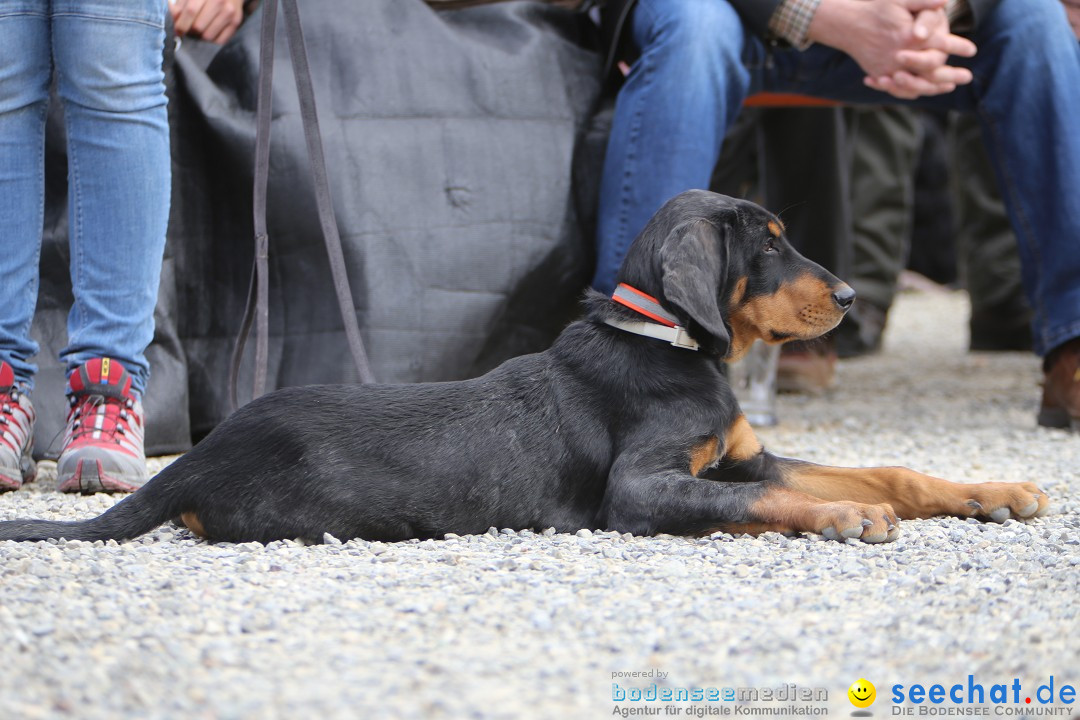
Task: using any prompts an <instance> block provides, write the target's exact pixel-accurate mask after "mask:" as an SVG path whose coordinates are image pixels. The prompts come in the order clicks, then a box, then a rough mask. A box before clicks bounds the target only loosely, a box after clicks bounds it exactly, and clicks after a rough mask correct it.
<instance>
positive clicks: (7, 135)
mask: <svg viewBox="0 0 1080 720" xmlns="http://www.w3.org/2000/svg"><path fill="white" fill-rule="evenodd" d="M166 11H167V4H166V0H4V2H3V3H2V4H0V360H4V361H7V362H8V363H10V364H11V365H12V367H13V368H14V370H15V375H16V378H17V382H19V383H20V384H21V385H23V386H24V387H26V388H27V389H29V388H31V387H32V385H33V375H34V372H35V370H36V367H35V366H34V365H33V364H32V363H31V362H30V359H31V358H32V357H33V356H34V355H35V354H36V353H37V351H38V347H37V344H36V343H34V342H33V341H32V340H31V339H30V324H31V322H32V320H33V317H34V307H35V305H36V302H37V292H38V262H39V258H40V255H41V234H42V223H43V221H44V189H45V184H44V152H45V150H44V149H45V114H46V109H47V106H48V102H49V84H50V80H51V78H52V74H53V70H54V69H55V70H56V76H57V94H58V96H59V98H60V100H61V102H62V103H63V109H64V120H65V124H66V128H67V141H68V147H67V153H68V205H69V233H70V243H71V268H70V272H71V282H72V288H73V291H74V299H75V300H74V304H73V306H72V308H71V313H70V315H69V316H68V345H67V347H66V348H64V350H63V351H62V352H61V355H60V359H61V360H62V361H63V362H64V363H65V364H66V365H67V369H68V372H69V373H70V372H71V371H72V370H74V368H76V367H78V366H79V365H81V364H83V363H84V362H86V361H87V360H89V359H90V358H93V357H103V356H108V357H111V358H115V359H117V360H119V361H120V362H121V363H123V364H124V366H125V367H126V368H127V369H128V370H129V372H131V374H132V378H133V386H134V388H135V390H136V391H137V392H139V393H140V394H141V393H142V392H143V390H144V389H145V386H146V380H147V377H148V375H149V367H148V365H147V361H146V357H145V355H144V352H145V350H146V347H147V346H148V345H149V344H150V341H151V340H152V339H153V335H154V306H155V304H156V303H157V292H158V282H159V279H160V276H161V259H162V254H163V252H164V248H165V229H166V225H167V223H168V216H169V197H170V183H171V169H170V157H169V126H168V117H167V114H166V98H165V85H164V75H163V73H162V67H161V63H162V50H163V48H164V42H165V13H166Z"/></svg>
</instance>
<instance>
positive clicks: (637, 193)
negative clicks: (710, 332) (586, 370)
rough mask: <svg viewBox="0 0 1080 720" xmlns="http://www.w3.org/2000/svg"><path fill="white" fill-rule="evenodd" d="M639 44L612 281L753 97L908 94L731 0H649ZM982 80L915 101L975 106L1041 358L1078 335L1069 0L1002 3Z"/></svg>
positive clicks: (612, 241) (613, 186)
mask: <svg viewBox="0 0 1080 720" xmlns="http://www.w3.org/2000/svg"><path fill="white" fill-rule="evenodd" d="M631 32H632V34H633V40H634V42H635V44H636V45H637V47H638V48H639V49H640V51H641V56H640V57H639V59H638V60H637V61H636V62H635V63H634V65H633V67H632V69H631V72H630V75H629V76H628V77H627V80H626V84H625V85H624V86H623V88H622V90H621V91H620V93H619V97H618V100H617V103H616V108H615V117H614V121H613V125H612V131H611V137H610V139H609V141H608V149H607V156H606V159H605V165H604V175H603V181H602V184H601V189H600V212H599V227H598V267H597V273H596V277H595V278H594V280H593V285H594V286H595V287H596V288H597V289H598V290H600V291H602V292H610V291H611V290H612V288H613V287H614V284H615V281H616V280H615V279H616V275H617V272H618V268H619V265H620V264H621V262H622V258H623V256H624V255H625V253H626V249H627V247H628V246H629V244H630V242H631V241H632V240H633V238H634V237H635V235H636V234H637V233H638V232H639V231H640V230H641V229H642V228H643V227H644V226H645V223H646V222H647V221H648V219H649V217H650V216H651V215H652V214H653V213H654V212H655V211H656V210H657V209H658V208H659V207H660V206H661V205H662V204H663V203H664V202H665V201H667V200H668V199H670V198H671V197H673V196H674V195H676V194H678V193H679V192H682V191H683V190H687V189H690V188H707V187H708V185H709V178H710V176H711V174H712V170H713V166H714V165H715V163H716V160H717V158H718V157H719V154H720V145H721V143H722V141H723V138H724V135H725V133H726V131H727V128H728V127H729V126H730V125H731V123H732V122H733V121H734V118H735V116H736V115H737V114H738V112H739V109H740V107H741V105H742V101H743V99H744V98H745V97H746V96H747V95H750V94H752V93H754V92H758V91H772V92H796V93H802V94H807V95H816V96H821V97H827V98H833V99H836V100H843V101H845V102H852V103H876V104H883V103H891V102H901V101H898V100H895V99H894V98H892V97H891V96H889V95H886V94H884V93H879V92H876V91H873V90H871V89H869V88H867V87H865V86H864V85H863V83H862V77H863V72H862V70H861V69H860V68H859V67H858V65H857V64H856V63H855V62H854V61H853V60H851V58H849V57H848V56H846V55H844V54H843V53H840V52H839V51H836V50H833V49H831V48H827V47H824V46H819V45H815V46H813V47H811V48H810V49H809V50H807V51H805V52H798V51H796V50H793V49H790V48H769V47H767V46H766V45H765V44H764V43H763V42H762V40H761V39H760V38H758V37H756V36H754V35H752V34H750V33H748V32H747V31H746V30H745V28H744V26H743V23H742V21H741V20H740V18H739V16H738V14H737V13H736V12H735V10H734V9H733V8H732V7H731V5H730V4H729V3H728V2H727V1H726V0H638V4H637V8H636V10H635V12H634V17H633V27H632V29H631ZM973 39H974V41H975V43H976V44H977V45H978V47H979V52H978V54H977V55H976V56H975V57H974V58H971V59H967V60H960V59H955V58H954V61H955V64H961V65H965V66H967V67H969V68H970V69H971V70H972V72H973V74H974V77H975V79H974V82H972V83H971V84H970V85H968V86H964V87H960V88H958V89H957V90H956V91H955V92H953V93H950V94H948V95H945V96H939V97H934V98H922V99H920V100H917V101H913V102H911V103H910V104H913V105H920V106H924V107H933V108H939V109H941V108H951V109H957V110H963V111H969V112H973V113H975V114H976V116H977V117H978V119H979V123H980V126H981V128H982V133H983V138H984V142H985V143H986V146H987V149H988V151H989V154H990V157H991V160H992V162H993V165H994V170H995V172H996V175H997V178H998V181H999V184H1000V186H1001V190H1002V194H1003V195H1004V198H1005V202H1006V207H1007V209H1008V212H1009V218H1010V220H1011V222H1012V224H1013V227H1014V228H1015V229H1016V234H1017V238H1018V240H1019V246H1020V254H1021V261H1022V268H1023V279H1024V288H1025V292H1026V294H1027V295H1028V298H1029V300H1030V302H1031V305H1032V308H1033V309H1034V312H1035V318H1034V321H1033V328H1034V335H1035V337H1034V342H1035V350H1036V352H1037V353H1039V354H1040V355H1044V354H1045V353H1046V352H1048V351H1049V350H1051V349H1053V348H1054V347H1056V346H1058V345H1061V344H1062V343H1064V342H1066V341H1068V340H1070V339H1072V338H1075V337H1080V201H1077V200H1076V198H1077V197H1078V194H1080V125H1078V118H1080V44H1078V43H1077V41H1076V37H1075V36H1074V35H1073V33H1072V30H1071V29H1070V27H1069V25H1068V23H1067V21H1066V18H1065V14H1064V10H1063V8H1062V7H1061V5H1060V3H1057V2H1049V1H1048V0H1001V3H1000V4H999V5H998V6H997V8H996V9H995V10H994V11H993V12H992V13H991V14H990V15H989V16H988V17H987V18H985V19H984V20H983V21H982V23H981V25H980V27H979V29H978V30H977V31H976V33H975V35H974V38H973Z"/></svg>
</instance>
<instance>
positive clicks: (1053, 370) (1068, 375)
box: [1039, 338, 1080, 431]
mask: <svg viewBox="0 0 1080 720" xmlns="http://www.w3.org/2000/svg"><path fill="white" fill-rule="evenodd" d="M1043 373H1044V378H1043V396H1042V404H1041V406H1040V407H1039V424H1040V425H1042V426H1043V427H1052V428H1068V427H1071V428H1072V429H1073V430H1077V431H1080V338H1073V339H1072V340H1070V341H1069V342H1067V343H1065V344H1064V345H1059V346H1058V347H1057V348H1055V349H1054V350H1052V351H1050V353H1049V354H1048V355H1047V356H1046V359H1045V360H1044V361H1043Z"/></svg>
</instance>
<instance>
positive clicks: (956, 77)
mask: <svg viewBox="0 0 1080 720" xmlns="http://www.w3.org/2000/svg"><path fill="white" fill-rule="evenodd" d="M808 37H809V39H810V40H813V41H814V42H820V43H823V44H825V45H828V46H830V47H834V48H836V49H838V50H842V51H844V52H845V53H847V54H848V55H850V56H851V57H852V58H853V59H854V60H855V62H857V63H858V64H859V67H861V68H862V69H863V70H864V71H865V72H866V77H865V79H864V80H863V82H864V83H866V85H867V86H868V87H871V88H874V89H875V90H880V91H882V92H887V93H889V94H890V95H893V96H894V97H897V98H901V99H913V98H917V97H922V96H926V95H942V94H944V93H949V92H952V91H953V90H955V89H956V86H957V85H966V84H967V83H970V82H971V79H972V75H971V71H970V70H968V69H967V68H962V67H955V66H952V65H949V64H948V60H949V56H951V55H955V56H958V57H972V56H973V55H975V43H973V42H971V41H970V40H968V39H966V38H962V37H960V36H959V35H954V34H953V33H952V32H951V31H950V28H949V19H948V17H947V16H946V15H945V0H821V4H820V5H819V6H818V9H817V12H816V13H815V14H814V19H813V21H812V22H811V23H810V29H809V34H808Z"/></svg>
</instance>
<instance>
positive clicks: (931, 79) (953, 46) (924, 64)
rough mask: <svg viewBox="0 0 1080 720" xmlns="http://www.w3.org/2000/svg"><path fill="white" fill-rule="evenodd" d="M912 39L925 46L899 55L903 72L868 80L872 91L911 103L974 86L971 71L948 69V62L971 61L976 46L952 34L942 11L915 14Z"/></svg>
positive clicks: (898, 58)
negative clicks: (953, 59) (954, 59)
mask: <svg viewBox="0 0 1080 720" xmlns="http://www.w3.org/2000/svg"><path fill="white" fill-rule="evenodd" d="M912 35H913V36H914V37H915V38H916V40H917V41H920V42H921V43H922V45H923V46H922V47H921V48H919V49H907V50H900V51H899V52H897V53H896V60H897V62H898V63H899V64H900V65H901V69H900V70H897V71H896V72H894V73H893V74H892V75H886V76H882V77H872V76H867V78H866V84H867V85H868V86H869V87H872V88H874V89H875V90H881V91H883V92H887V93H889V94H891V95H894V96H896V97H899V98H907V99H910V98H916V97H920V96H923V95H940V94H942V93H948V92H952V91H953V90H955V89H956V86H957V85H966V84H968V83H970V82H971V80H972V75H971V71H970V70H968V69H967V68H961V67H954V66H952V65H949V64H948V59H949V56H950V55H958V56H960V57H971V56H972V55H974V54H975V44H974V43H972V42H971V41H970V40H967V39H965V38H962V37H960V36H958V35H953V34H952V33H951V32H949V19H948V18H947V17H946V16H945V12H944V11H943V10H922V11H920V12H918V13H916V15H915V19H914V25H913V26H912Z"/></svg>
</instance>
